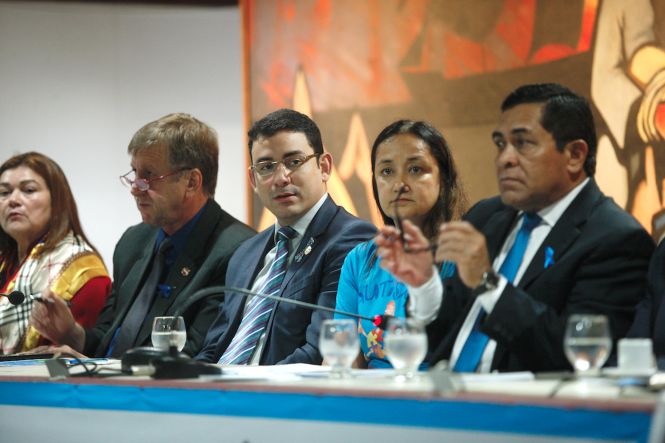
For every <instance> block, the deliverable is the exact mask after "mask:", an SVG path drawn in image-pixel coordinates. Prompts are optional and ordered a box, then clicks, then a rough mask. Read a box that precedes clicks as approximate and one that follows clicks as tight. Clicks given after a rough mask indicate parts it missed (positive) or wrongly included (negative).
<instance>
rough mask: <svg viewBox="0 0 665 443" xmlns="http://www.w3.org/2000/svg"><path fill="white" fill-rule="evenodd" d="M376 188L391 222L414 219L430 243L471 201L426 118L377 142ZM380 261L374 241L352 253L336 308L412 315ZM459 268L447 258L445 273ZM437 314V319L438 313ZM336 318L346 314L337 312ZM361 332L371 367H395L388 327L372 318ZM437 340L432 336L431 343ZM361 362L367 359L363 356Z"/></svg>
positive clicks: (396, 127)
mask: <svg viewBox="0 0 665 443" xmlns="http://www.w3.org/2000/svg"><path fill="white" fill-rule="evenodd" d="M372 190H373V192H374V201H375V202H376V204H377V206H378V207H379V210H380V211H381V216H382V217H383V221H384V223H385V224H389V225H396V226H397V227H398V228H400V227H401V223H400V221H401V220H409V221H411V222H412V223H413V224H415V225H416V226H417V227H419V228H420V229H421V230H422V232H423V233H424V234H425V235H426V236H427V237H428V239H429V240H430V241H432V240H434V238H435V237H436V234H437V231H438V228H439V225H441V223H443V222H445V221H449V220H452V219H457V218H459V217H460V215H461V213H462V211H463V209H464V205H465V201H466V200H465V197H464V193H463V191H462V187H461V185H460V182H459V180H458V177H457V170H456V168H455V163H454V161H453V158H452V155H451V152H450V149H449V148H448V143H447V142H446V140H445V139H444V138H443V136H442V135H441V133H440V132H439V131H437V130H436V129H435V128H434V127H432V126H431V125H429V124H428V123H425V122H422V121H411V120H399V121H396V122H394V123H392V124H391V125H389V126H388V127H386V128H385V129H384V130H383V131H381V133H380V134H379V136H378V137H377V138H376V140H375V141H374V145H373V146H372ZM407 240H408V239H407ZM414 253H422V254H429V253H431V252H430V250H426V251H423V250H421V251H414ZM379 261H380V258H378V257H377V256H376V246H375V244H374V241H373V240H372V241H369V242H366V243H361V244H360V245H358V246H356V247H355V248H354V249H353V250H352V251H351V252H350V253H349V255H348V256H347V257H346V260H345V261H344V265H343V266H342V273H341V276H340V280H339V286H338V289H337V305H336V309H339V310H342V311H347V312H353V313H357V314H360V315H364V316H366V317H370V318H371V317H373V316H374V315H377V314H383V315H392V316H395V317H405V316H406V315H407V311H409V314H411V311H410V309H413V306H410V305H409V301H408V291H407V287H406V286H405V285H404V284H403V283H401V282H399V281H397V280H395V278H394V277H393V276H392V275H391V274H390V273H389V272H387V271H385V270H383V269H381V268H380V267H379ZM454 268H455V267H454V264H453V263H449V262H445V263H443V264H441V265H440V267H439V273H440V275H441V277H442V278H443V277H448V276H450V275H452V274H453V271H454ZM432 314H433V315H432V316H431V319H433V318H434V317H435V316H436V312H433V313H432ZM335 318H345V317H344V316H342V315H338V314H336V315H335ZM431 319H430V321H431ZM430 332H432V331H428V335H430V334H429V333H430ZM358 334H359V335H360V345H361V350H362V353H363V355H364V363H366V365H367V367H369V368H381V367H390V363H389V362H388V359H387V357H386V355H385V353H384V350H383V331H382V330H381V329H379V328H377V327H376V326H375V325H374V324H372V322H371V321H369V320H359V321H358ZM433 341H434V340H432V339H431V335H430V343H431V346H433V345H434V344H435V343H432V342H433ZM359 363H360V364H359V365H362V363H363V361H362V360H361V359H359Z"/></svg>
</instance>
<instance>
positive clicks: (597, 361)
mask: <svg viewBox="0 0 665 443" xmlns="http://www.w3.org/2000/svg"><path fill="white" fill-rule="evenodd" d="M563 348H564V351H565V353H566V357H567V358H568V361H570V363H571V364H572V365H573V368H575V372H576V373H577V374H578V375H595V374H597V373H598V372H599V369H600V367H601V366H603V364H604V363H605V361H606V360H607V358H608V357H609V355H610V351H611V350H612V338H611V336H610V325H609V322H608V320H607V317H606V316H604V315H583V314H575V315H571V316H570V318H568V325H567V327H566V335H565V338H564V342H563Z"/></svg>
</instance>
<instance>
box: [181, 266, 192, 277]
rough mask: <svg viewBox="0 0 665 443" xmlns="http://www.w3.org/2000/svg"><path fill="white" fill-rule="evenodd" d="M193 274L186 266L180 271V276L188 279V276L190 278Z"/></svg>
mask: <svg viewBox="0 0 665 443" xmlns="http://www.w3.org/2000/svg"><path fill="white" fill-rule="evenodd" d="M191 272H192V270H191V269H189V268H188V267H187V266H185V267H184V268H182V269H181V270H180V275H182V276H183V277H187V276H189V274H191Z"/></svg>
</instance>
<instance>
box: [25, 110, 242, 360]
mask: <svg viewBox="0 0 665 443" xmlns="http://www.w3.org/2000/svg"><path fill="white" fill-rule="evenodd" d="M127 151H128V153H129V155H130V156H131V162H130V163H131V171H129V172H128V173H127V174H125V175H123V176H121V177H120V180H121V182H122V183H123V184H124V185H125V186H127V187H128V188H129V190H130V192H131V194H132V196H133V197H134V200H135V201H136V206H137V207H138V210H139V212H140V213H141V218H142V219H143V223H140V224H138V225H136V226H132V227H131V228H129V229H128V230H127V231H126V232H125V233H124V234H123V236H122V237H121V238H120V241H119V242H118V244H117V245H116V248H115V252H114V254H113V290H112V291H111V294H110V295H109V298H108V300H107V302H106V304H105V306H104V308H103V310H102V313H101V314H100V316H99V319H98V321H97V323H96V324H95V326H94V327H93V328H92V329H89V330H85V329H84V328H83V327H81V326H80V325H79V324H77V323H76V322H74V319H73V317H72V315H71V313H70V310H69V308H68V307H67V305H66V304H65V303H64V302H63V301H62V299H60V298H59V297H53V296H51V294H50V293H46V294H44V297H45V298H50V299H51V300H52V301H53V302H52V303H51V302H49V303H37V304H36V305H37V306H36V307H35V309H34V310H33V318H32V323H33V325H34V326H35V327H36V328H37V330H39V331H40V332H41V333H42V334H43V335H44V336H46V337H48V338H49V339H50V340H51V341H53V342H54V343H57V344H61V345H68V346H69V347H70V348H72V349H73V350H75V351H77V352H79V353H83V354H85V355H91V356H96V357H114V358H120V357H121V356H122V355H123V354H124V353H125V352H126V351H127V350H128V349H130V348H132V347H135V346H142V345H149V344H150V341H151V331H152V323H153V319H154V318H155V317H159V316H169V315H173V314H174V313H175V312H176V311H180V310H181V309H182V308H185V310H184V312H183V313H182V315H183V317H184V320H185V324H186V327H187V341H186V343H185V347H184V349H183V352H185V353H187V354H189V355H195V354H196V353H197V352H198V351H199V349H200V348H201V345H202V343H203V338H204V337H205V334H206V331H207V330H208V328H209V326H210V324H211V323H212V321H213V320H214V317H215V315H216V312H217V307H218V306H219V304H220V303H221V301H222V298H221V296H218V295H217V296H210V297H208V298H206V299H203V300H200V301H198V302H195V303H193V304H192V305H191V306H187V302H188V298H189V297H190V296H191V295H192V294H194V293H195V292H196V291H197V290H199V289H201V288H205V287H208V286H215V285H223V284H224V282H225V275H226V268H227V265H228V263H229V259H230V257H231V255H232V254H233V252H234V251H235V250H236V248H237V247H238V246H239V245H240V243H242V242H243V241H244V240H246V239H247V238H249V237H251V236H252V235H253V234H254V231H253V230H252V229H251V228H249V227H248V226H246V225H244V224H243V223H241V222H240V221H238V220H236V219H235V218H234V217H232V216H231V215H230V214H228V213H227V212H226V211H224V210H223V209H222V208H221V207H220V206H219V205H218V204H217V203H216V202H215V200H214V198H213V197H214V194H215V187H216V184H217V164H218V156H219V148H218V144H217V135H216V134H215V131H214V130H213V129H212V128H210V127H209V126H207V125H206V124H205V123H202V122H201V121H199V120H197V119H195V118H193V117H192V116H190V115H187V114H170V115H167V116H164V117H162V118H160V119H158V120H156V121H153V122H151V123H148V124H147V125H145V126H143V127H142V128H141V129H139V130H138V132H136V134H134V137H133V138H132V140H131V142H130V143H129V147H128V149H127Z"/></svg>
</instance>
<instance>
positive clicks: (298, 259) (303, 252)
mask: <svg viewBox="0 0 665 443" xmlns="http://www.w3.org/2000/svg"><path fill="white" fill-rule="evenodd" d="M313 244H314V237H310V238H309V240H308V241H307V246H305V249H303V250H301V251H300V252H298V254H297V255H296V263H300V262H301V261H302V259H303V256H305V255H309V253H310V252H312V245H313Z"/></svg>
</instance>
